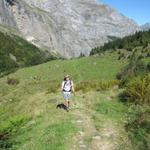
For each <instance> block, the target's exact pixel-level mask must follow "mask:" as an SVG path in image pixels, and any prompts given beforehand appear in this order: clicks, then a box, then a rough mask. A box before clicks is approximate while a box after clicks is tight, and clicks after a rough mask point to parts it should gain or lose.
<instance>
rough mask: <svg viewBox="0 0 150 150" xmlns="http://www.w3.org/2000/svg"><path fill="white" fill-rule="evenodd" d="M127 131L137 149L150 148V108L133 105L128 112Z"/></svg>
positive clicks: (146, 149)
mask: <svg viewBox="0 0 150 150" xmlns="http://www.w3.org/2000/svg"><path fill="white" fill-rule="evenodd" d="M125 128H126V131H127V132H128V135H129V138H130V139H131V141H132V143H133V145H134V147H135V149H137V150H148V149H150V145H149V141H150V108H149V107H142V106H139V105H131V106H130V108H129V109H128V113H127V123H126V124H125Z"/></svg>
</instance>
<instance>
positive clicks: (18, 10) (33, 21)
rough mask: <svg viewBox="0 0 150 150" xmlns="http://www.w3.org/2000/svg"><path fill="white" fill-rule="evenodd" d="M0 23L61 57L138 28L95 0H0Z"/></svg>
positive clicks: (81, 51) (88, 50)
mask: <svg viewBox="0 0 150 150" xmlns="http://www.w3.org/2000/svg"><path fill="white" fill-rule="evenodd" d="M0 24H2V25H4V26H7V27H11V28H14V29H16V30H18V31H19V32H20V34H21V35H22V36H23V37H24V38H26V39H27V40H28V41H30V42H32V43H34V44H35V45H37V46H39V47H42V48H43V49H46V50H49V51H56V52H59V53H60V54H61V55H63V56H65V57H78V56H79V55H80V54H81V53H82V54H85V55H88V54H89V52H90V50H91V48H93V47H95V46H99V45H102V44H104V42H107V41H108V40H111V39H112V38H114V37H123V36H126V35H129V34H133V33H134V32H135V31H137V30H139V29H140V28H139V26H138V25H137V24H136V23H135V22H134V21H133V20H131V19H128V18H127V17H125V16H124V15H122V14H120V13H119V12H117V11H116V10H115V9H113V8H110V7H109V6H107V5H104V4H102V3H98V2H96V0H0Z"/></svg>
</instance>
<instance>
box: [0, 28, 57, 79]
mask: <svg viewBox="0 0 150 150" xmlns="http://www.w3.org/2000/svg"><path fill="white" fill-rule="evenodd" d="M54 58H55V57H54V56H52V55H51V54H50V53H47V54H46V53H44V52H43V51H41V50H40V49H39V48H38V47H36V46H34V45H33V44H31V43H29V42H27V41H26V40H24V39H22V38H21V37H19V36H17V35H15V34H11V33H10V32H9V31H6V32H1V31H0V76H3V75H5V74H8V73H10V72H13V71H15V70H16V69H17V68H19V67H20V68H21V67H25V66H32V65H37V64H41V63H43V62H45V61H47V60H50V59H54Z"/></svg>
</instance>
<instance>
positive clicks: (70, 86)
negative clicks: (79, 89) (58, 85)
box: [63, 80, 72, 92]
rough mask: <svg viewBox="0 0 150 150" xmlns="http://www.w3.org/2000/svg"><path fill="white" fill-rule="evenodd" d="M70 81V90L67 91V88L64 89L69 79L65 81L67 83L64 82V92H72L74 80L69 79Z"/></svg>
mask: <svg viewBox="0 0 150 150" xmlns="http://www.w3.org/2000/svg"><path fill="white" fill-rule="evenodd" d="M69 81H70V82H69V83H70V90H69V91H66V90H65V89H64V87H65V85H66V83H67V81H64V82H65V83H64V86H63V91H64V92H71V91H72V81H71V80H69Z"/></svg>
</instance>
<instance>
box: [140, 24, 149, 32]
mask: <svg viewBox="0 0 150 150" xmlns="http://www.w3.org/2000/svg"><path fill="white" fill-rule="evenodd" d="M141 29H142V30H143V31H148V30H150V23H145V24H143V25H142V26H141Z"/></svg>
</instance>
